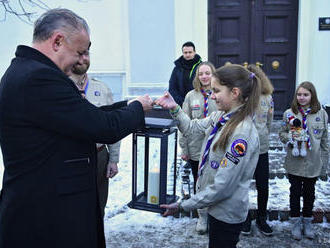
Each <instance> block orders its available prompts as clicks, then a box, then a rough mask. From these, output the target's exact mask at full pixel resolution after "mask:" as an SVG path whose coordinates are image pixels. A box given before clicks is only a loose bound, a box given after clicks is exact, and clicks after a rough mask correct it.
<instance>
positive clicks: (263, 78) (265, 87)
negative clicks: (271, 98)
mask: <svg viewBox="0 0 330 248" xmlns="http://www.w3.org/2000/svg"><path fill="white" fill-rule="evenodd" d="M247 69H248V70H249V71H251V72H253V73H254V74H256V76H257V77H258V78H259V79H260V85H261V94H262V95H271V94H273V92H274V87H273V85H272V83H271V82H270V80H269V78H268V77H267V75H266V74H265V73H264V71H263V70H262V69H261V68H260V67H259V66H256V65H253V64H250V65H248V67H247Z"/></svg>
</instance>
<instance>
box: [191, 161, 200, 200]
mask: <svg viewBox="0 0 330 248" xmlns="http://www.w3.org/2000/svg"><path fill="white" fill-rule="evenodd" d="M188 163H189V164H190V167H191V171H192V174H193V177H194V194H196V183H197V178H198V165H199V161H195V160H191V159H189V161H188Z"/></svg>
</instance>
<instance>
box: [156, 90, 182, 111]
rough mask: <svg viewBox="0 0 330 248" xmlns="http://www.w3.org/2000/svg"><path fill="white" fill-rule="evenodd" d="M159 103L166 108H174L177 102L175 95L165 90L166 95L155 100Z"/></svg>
mask: <svg viewBox="0 0 330 248" xmlns="http://www.w3.org/2000/svg"><path fill="white" fill-rule="evenodd" d="M154 103H155V104H157V105H160V106H162V107H163V108H164V109H174V108H176V106H177V103H176V102H175V101H174V99H173V97H172V96H171V94H170V93H169V92H167V91H166V92H165V93H164V95H163V96H162V97H160V98H158V99H157V100H155V102H154Z"/></svg>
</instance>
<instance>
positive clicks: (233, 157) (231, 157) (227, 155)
mask: <svg viewBox="0 0 330 248" xmlns="http://www.w3.org/2000/svg"><path fill="white" fill-rule="evenodd" d="M225 156H226V158H228V160H229V161H231V162H233V163H234V164H238V163H239V159H238V158H236V157H235V156H234V155H233V154H231V153H230V152H226V155H225Z"/></svg>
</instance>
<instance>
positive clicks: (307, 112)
mask: <svg viewBox="0 0 330 248" xmlns="http://www.w3.org/2000/svg"><path fill="white" fill-rule="evenodd" d="M298 110H299V111H300V113H301V115H302V128H303V129H304V130H305V131H306V133H307V135H308V138H307V147H308V148H309V150H311V149H312V146H311V140H310V138H309V132H308V126H307V115H308V114H309V113H310V112H311V108H308V109H307V110H306V111H304V109H303V108H302V107H300V106H299V107H298Z"/></svg>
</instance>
